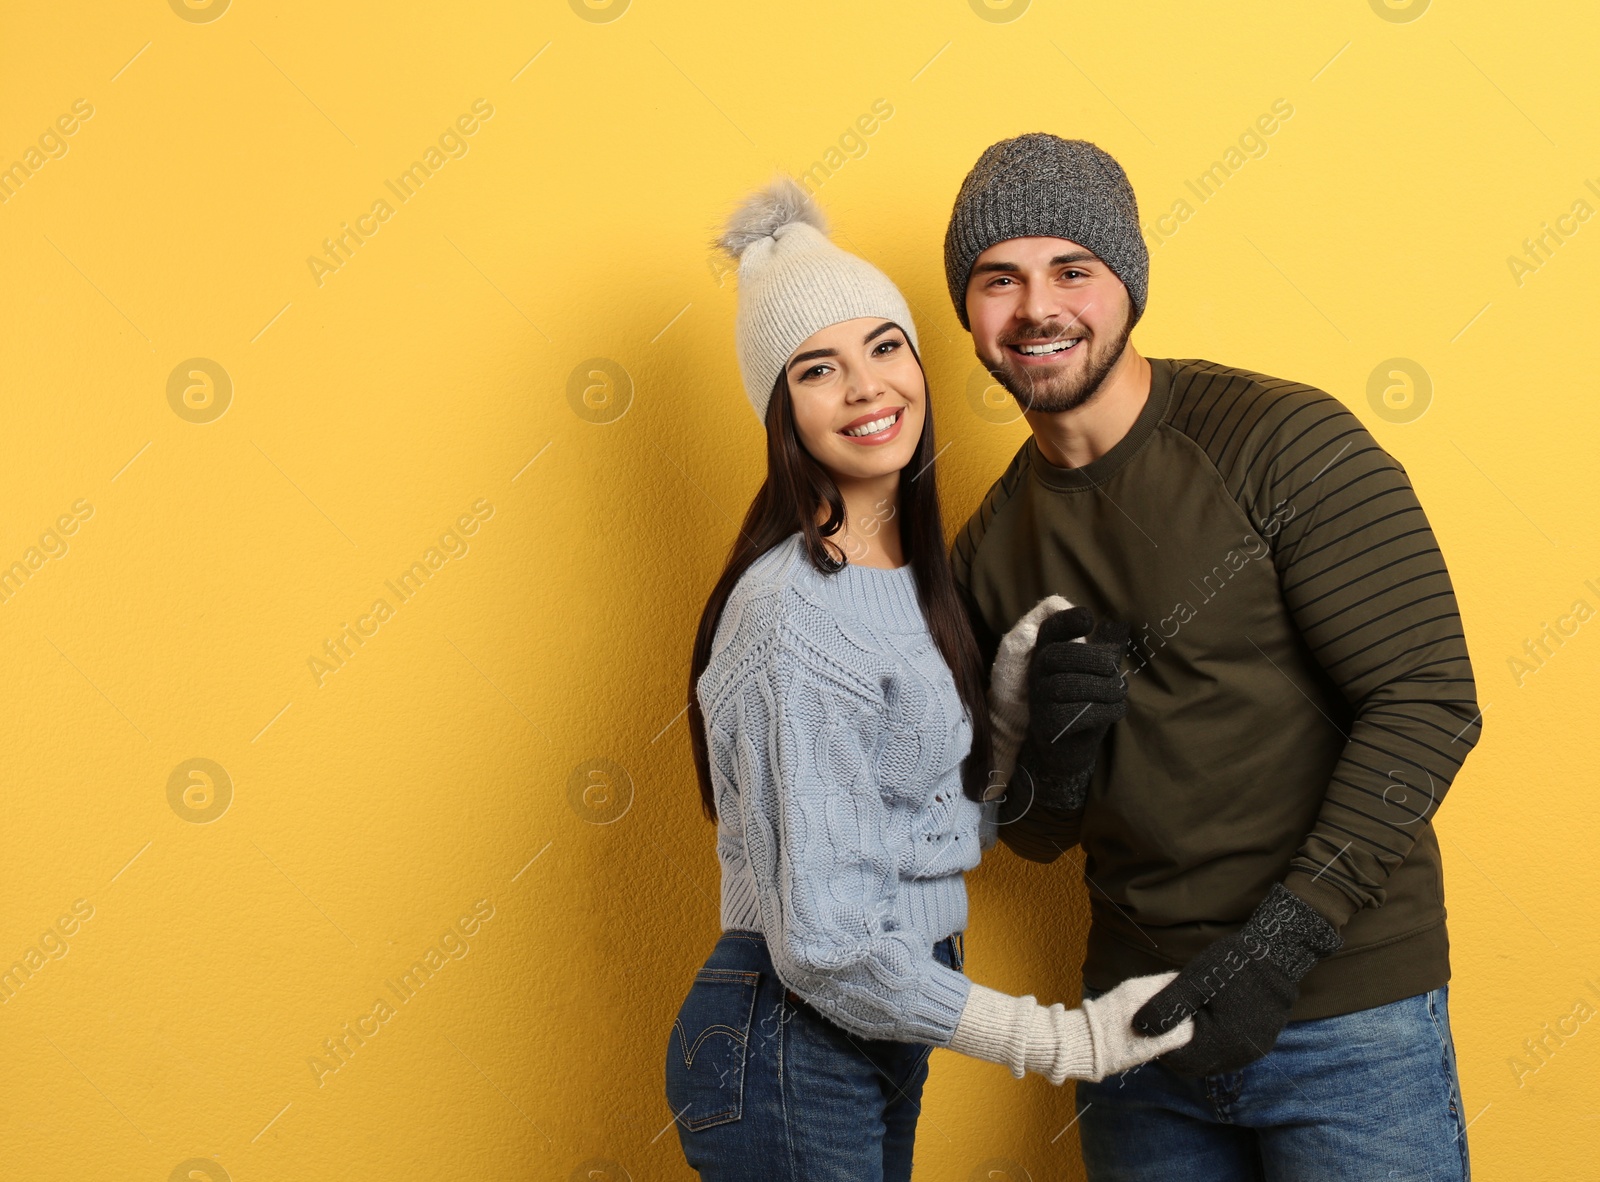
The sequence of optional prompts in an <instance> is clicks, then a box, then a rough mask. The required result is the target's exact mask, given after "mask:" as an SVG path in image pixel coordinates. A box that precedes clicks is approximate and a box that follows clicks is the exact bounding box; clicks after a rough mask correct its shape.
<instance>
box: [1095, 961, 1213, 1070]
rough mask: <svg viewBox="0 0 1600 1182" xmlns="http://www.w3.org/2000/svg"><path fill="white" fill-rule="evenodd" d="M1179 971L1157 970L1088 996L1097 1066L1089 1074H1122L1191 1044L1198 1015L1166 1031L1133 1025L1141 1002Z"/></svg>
mask: <svg viewBox="0 0 1600 1182" xmlns="http://www.w3.org/2000/svg"><path fill="white" fill-rule="evenodd" d="M1177 975H1178V974H1177V973H1154V974H1152V975H1150V976H1148V977H1129V978H1128V979H1127V980H1126V981H1124V982H1123V983H1122V984H1120V985H1118V986H1117V987H1116V988H1115V989H1111V990H1108V991H1107V992H1105V993H1102V994H1101V995H1100V996H1099V997H1090V998H1086V999H1085V1000H1084V1003H1083V1009H1084V1012H1085V1013H1086V1014H1087V1015H1088V1018H1089V1030H1090V1032H1091V1034H1092V1037H1093V1041H1094V1049H1095V1070H1096V1071H1097V1072H1098V1073H1099V1074H1097V1075H1094V1076H1087V1077H1085V1078H1089V1079H1095V1080H1100V1079H1104V1078H1105V1077H1106V1076H1108V1075H1120V1074H1121V1073H1122V1072H1124V1071H1127V1070H1128V1069H1129V1068H1133V1067H1137V1066H1139V1064H1141V1063H1147V1062H1149V1061H1150V1060H1151V1059H1154V1058H1155V1057H1156V1056H1157V1055H1165V1054H1166V1053H1167V1052H1168V1051H1175V1050H1177V1049H1178V1048H1179V1047H1181V1046H1187V1045H1188V1043H1189V1040H1190V1039H1192V1038H1193V1037H1194V1019H1193V1018H1185V1019H1184V1020H1183V1021H1182V1022H1180V1023H1178V1025H1176V1026H1174V1027H1173V1028H1172V1029H1171V1030H1169V1031H1167V1032H1166V1033H1165V1034H1158V1035H1153V1036H1152V1035H1145V1034H1140V1033H1139V1032H1138V1031H1137V1030H1135V1029H1134V1028H1133V1015H1134V1014H1135V1013H1136V1012H1138V1009H1139V1007H1140V1006H1142V1005H1144V1003H1145V1002H1147V1001H1149V1000H1150V999H1151V998H1152V997H1154V996H1155V995H1156V994H1158V993H1160V992H1161V991H1162V990H1163V989H1165V988H1166V987H1167V984H1168V982H1170V981H1172V980H1173V979H1174V978H1175V977H1177Z"/></svg>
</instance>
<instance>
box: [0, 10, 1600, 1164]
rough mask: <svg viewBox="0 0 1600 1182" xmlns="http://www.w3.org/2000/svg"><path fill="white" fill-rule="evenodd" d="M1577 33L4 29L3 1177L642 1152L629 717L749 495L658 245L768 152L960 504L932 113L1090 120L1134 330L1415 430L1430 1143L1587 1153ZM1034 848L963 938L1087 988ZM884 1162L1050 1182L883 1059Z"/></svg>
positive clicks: (1022, 24) (1142, 28)
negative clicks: (1440, 957) (1140, 286)
mask: <svg viewBox="0 0 1600 1182" xmlns="http://www.w3.org/2000/svg"><path fill="white" fill-rule="evenodd" d="M1597 33H1600V21H1597V19H1596V17H1595V15H1594V13H1593V11H1592V10H1591V9H1590V8H1589V7H1588V6H1584V5H1580V4H1577V3H1573V2H1571V0H1568V2H1565V3H1560V4H1557V5H1554V6H1549V7H1546V8H1543V9H1541V10H1540V13H1539V15H1538V16H1537V17H1535V16H1534V15H1532V14H1523V13H1520V12H1517V13H1512V12H1510V11H1509V10H1506V9H1504V7H1503V6H1500V5H1493V4H1489V3H1484V2H1482V0H1474V2H1462V3H1446V2H1445V0H1437V2H1435V3H1433V4H1432V5H1431V6H1430V5H1429V4H1428V2H1427V0H1418V2H1414V3H1409V4H1407V3H1401V2H1394V3H1385V2H1384V0H1372V3H1367V2H1366V0H1344V2H1342V3H1338V4H1322V5H1315V6H1302V5H1290V4H1282V3H1274V4H1266V3H1245V4H1231V5H1226V6H1220V7H1219V6H1211V5H1205V6H1201V5H1190V4H1184V3H1174V2H1162V3H1149V4H1141V5H1137V6H1083V5H1075V4H1073V5H1069V4H1066V3H1062V2H1060V0H1032V3H1029V0H1011V2H1009V3H1006V2H1004V0H993V2H986V0H971V3H968V0H934V2H927V3H920V2H919V3H912V2H909V0H902V2H899V3H890V4H871V5H863V4H843V3H834V2H831V0H824V2H822V3H807V4H778V5H773V4H748V3H747V4H733V3H719V2H712V0H703V2H697V3H693V4H686V3H658V2H655V0H631V2H630V0H609V3H607V2H604V0H571V3H568V2H566V0H559V2H558V0H541V2H538V3H508V2H503V0H495V2H491V3H479V4H462V5H456V4H450V5H446V4H433V5H426V4H393V3H391V4H378V3H370V2H369V3H357V4H342V5H329V4H312V3H308V2H305V0H285V2H282V3H271V4H269V3H263V2H260V0H232V2H231V3H230V2H229V0H209V2H207V0H170V2H168V0H139V2H137V3H135V2H123V3H118V4H115V5H112V4H103V5H26V6H24V5H19V4H13V5H10V6H8V8H7V10H6V11H5V13H4V15H3V16H0V168H3V169H5V171H4V173H3V174H0V259H3V262H4V269H3V274H4V282H3V283H0V413H3V416H4V417H3V420H0V423H3V429H0V446H3V448H4V459H3V462H0V567H3V568H4V569H3V570H0V654H3V655H0V662H3V673H0V718H3V719H4V727H3V733H4V743H3V747H0V759H3V780H0V783H3V790H4V796H5V801H6V808H5V822H4V824H3V825H0V970H3V971H4V973H5V976H4V978H3V980H0V1048H3V1051H4V1056H5V1064H6V1070H5V1076H6V1081H7V1084H6V1087H5V1089H4V1091H3V1094H0V1163H3V1166H4V1170H3V1172H4V1173H5V1175H6V1176H7V1177H15V1178H19V1179H20V1178H28V1179H41V1180H42V1179H68V1178H73V1179H77V1178H112V1177H115V1178H118V1179H140V1178H148V1179H152V1180H161V1179H167V1178H191V1179H205V1180H209V1182H220V1180H221V1179H225V1178H231V1179H235V1180H238V1182H255V1180H268V1179H286V1180H287V1179H304V1178H330V1179H358V1180H366V1179H373V1180H379V1179H381V1180H384V1182H396V1180H400V1179H424V1178H428V1179H432V1178H482V1177H487V1178H529V1179H533V1178H538V1179H547V1178H548V1179H568V1178H573V1179H595V1180H597V1182H598V1180H608V1182H614V1180H620V1179H625V1178H632V1179H640V1180H644V1179H682V1178H686V1177H688V1176H689V1171H688V1170H687V1169H686V1167H685V1166H684V1164H683V1161H682V1157H681V1154H680V1151H679V1148H678V1145H677V1143H676V1136H675V1133H674V1132H673V1130H672V1128H671V1126H670V1122H671V1113H670V1112H668V1111H667V1109H666V1104H665V1100H664V1097H663V1094H662V1061H663V1055H664V1050H665V1045H666V1034H667V1030H668V1028H669V1026H670V1023H671V1021H672V1018H673V1014H674V1012H675V1010H676V1008H677V1006H678V1004H679V1001H680V1000H681V998H682V996H683V993H684V992H685V990H686V989H687V988H688V983H689V980H690V978H691V976H692V974H693V971H694V969H695V968H696V967H697V966H698V964H699V962H700V961H701V960H702V958H703V957H704V955H705V953H706V952H707V950H708V948H709V946H710V944H711V942H712V940H713V939H714V937H715V934H716V930H717V885H718V884H717V870H716V862H715V858H714V854H713V849H712V834H711V832H710V830H709V828H708V827H707V826H706V825H705V824H704V823H703V822H702V821H701V820H700V819H699V817H698V813H697V805H696V801H695V794H694V786H693V776H692V769H691V762H690V756H689V746H688V741H687V734H686V729H685V720H684V717H683V714H682V710H683V702H684V692H685V683H686V676H687V670H688V662H689V652H690V645H691V642H692V638H693V628H694V625H695V622H696V620H697V617H698V613H699V610H700V607H701V605H702V604H703V602H704V597H705V595H706V594H707V592H708V591H709V589H710V586H711V583H712V581H713V580H714V578H715V576H716V574H717V572H718V570H719V569H720V564H721V561H722V559H723V557H724V555H725V553H726V550H727V546H728V543H729V540H730V538H731V536H732V533H733V530H734V526H735V521H736V519H737V518H738V516H739V515H740V514H742V512H743V510H744V507H745V506H746V504H747V503H748V500H749V498H750V496H751V494H752V492H753V491H754V489H755V488H756V486H757V484H758V482H759V480H760V476H761V471H762V464H763V440H762V436H761V431H760V428H759V426H758V425H757V423H756V422H755V420H754V418H753V416H752V415H751V414H750V411H749V408H748V405H747V404H746V402H745V401H744V397H743V395H742V392H741V390H740V387H739V383H738V371H737V367H736V364H735V360H734V355H733V348H732V318H733V311H734V287H733V281H732V279H731V277H730V276H729V275H728V273H727V271H726V268H725V267H722V266H720V265H719V264H718V263H717V262H716V261H715V260H714V259H712V258H711V257H710V255H709V252H708V250H707V246H706V243H707V240H708V239H709V238H710V236H711V234H712V233H713V232H714V231H715V229H716V227H717V225H718V223H719V221H720V218H721V217H722V216H723V214H724V212H725V211H726V210H727V209H728V208H729V207H730V206H731V204H732V203H733V202H734V200H735V199H736V198H738V197H739V196H741V195H742V194H743V193H744V192H745V191H747V190H748V189H749V188H751V187H753V186H755V185H757V184H759V183H761V182H762V181H764V180H765V179H766V178H767V177H768V176H769V175H770V174H771V172H772V171H773V170H774V169H785V170H788V171H790V172H793V173H794V174H796V175H797V176H803V177H804V178H805V180H806V183H807V184H808V185H810V186H811V187H812V188H813V189H814V190H815V191H816V192H817V194H818V197H819V200H820V201H821V203H822V204H823V206H824V208H825V209H826V210H827V211H828V213H829V215H830V217H831V218H832V220H833V223H834V226H835V229H836V236H837V239H838V241H840V243H841V244H842V245H845V246H846V247H847V248H849V249H852V250H855V251H857V252H858V253H860V254H862V255H864V256H866V257H868V258H870V259H871V260H872V261H874V262H875V263H877V264H879V265H880V266H882V267H883V268H884V269H885V270H886V271H887V272H888V273H889V274H890V275H891V276H892V277H893V278H894V279H895V280H896V281H897V282H898V283H899V284H900V285H901V287H902V289H903V290H904V291H905V293H906V295H907V298H908V299H909V300H910V302H911V304H912V306H913V308H914V310H915V312H916V315H917V317H918V323H919V325H920V328H921V335H922V339H923V342H924V346H925V349H924V351H925V355H926V362H927V366H928V370H929V375H930V379H931V390H932V398H933V405H934V406H935V408H936V412H937V425H938V430H939V432H940V435H941V437H942V438H941V442H942V443H944V444H947V445H948V447H947V450H946V451H945V452H944V453H943V454H942V457H941V460H940V463H939V466H938V472H939V474H940V475H941V476H942V478H943V479H942V481H941V485H942V491H943V494H944V496H945V499H946V504H947V524H948V525H949V527H950V528H951V529H952V530H953V529H954V528H955V527H956V526H958V525H959V524H960V523H961V521H963V520H964V519H965V516H966V514H967V513H968V512H969V511H970V509H971V507H972V506H973V505H974V504H975V503H976V501H977V500H978V498H979V497H980V496H981V495H982V493H983V491H984V490H985V489H986V488H987V486H988V484H989V482H990V481H991V480H993V479H994V478H995V476H996V475H998V473H999V472H1000V471H1001V470H1002V468H1003V467H1004V465H1005V463H1006V461H1007V460H1008V459H1009V457H1010V456H1011V455H1012V453H1013V452H1014V451H1015V449H1016V447H1017V446H1018V445H1019V443H1020V442H1021V441H1022V439H1023V438H1024V437H1025V431H1026V427H1025V424H1023V423H1021V422H1020V421H1017V420H1016V417H1015V412H1014V410H1013V409H1012V407H1011V405H1010V403H1009V401H1008V400H1007V399H1006V398H1005V396H1004V395H1003V394H1002V393H1001V392H1000V391H999V390H998V388H996V387H992V386H990V385H989V383H988V380H987V378H986V376H985V375H984V374H983V373H982V372H981V370H979V368H978V367H977V365H976V362H975V360H974V358H973V356H972V352H971V349H970V345H969V342H968V339H967V338H966V336H965V334H964V333H962V331H961V330H960V328H959V325H958V323H957V321H956V318H955V316H954V313H953V311H952V309H951V308H950V306H949V303H948V300H947V297H946V294H945V290H944V281H943V273H942V260H941V256H940V242H941V237H942V234H943V231H944V219H945V217H946V215H947V213H948V211H949V207H950V202H951V200H952V199H953V197H954V194H955V191H956V187H957V185H958V184H959V182H960V179H961V177H962V176H963V175H964V173H965V171H966V170H967V168H968V167H969V166H970V165H971V163H972V162H973V160H975V159H976V157H977V155H978V153H979V152H980V151H981V150H982V149H983V147H984V146H986V145H987V144H989V143H990V142H992V141H994V140H996V139H999V138H1001V137H1003V136H1007V135H1012V134H1016V133H1018V132H1022V131H1031V130H1038V129H1044V130H1050V131H1054V132H1058V133H1061V134H1066V135H1071V136H1079V137H1083V138H1088V139H1091V140H1094V141H1096V142H1097V143H1099V144H1101V145H1103V146H1105V147H1107V148H1108V149H1109V150H1111V151H1112V152H1113V153H1114V154H1116V155H1117V156H1118V158H1119V159H1120V160H1121V161H1122V162H1123V164H1124V165H1125V167H1126V168H1127V170H1128V172H1129V174H1130V176H1131V178H1132V179H1133V182H1134V185H1135V187H1136V189H1137V192H1138V194H1139V198H1140V202H1141V213H1142V221H1143V223H1144V231H1145V234H1146V238H1147V241H1148V242H1149V245H1150V253H1151V287H1150V304H1149V310H1148V312H1147V313H1146V315H1145V318H1144V320H1143V321H1142V322H1141V324H1140V327H1139V329H1138V331H1137V333H1136V337H1135V340H1136V343H1137V345H1138V346H1139V347H1140V349H1141V350H1142V351H1143V352H1144V353H1146V354H1148V355H1155V356H1175V357H1191V356H1198V357H1207V358H1212V359H1215V360H1218V361H1222V362H1226V363H1229V364H1234V365H1241V366H1245V367H1248V368H1253V369H1257V370H1261V371H1263V372H1266V373H1269V374H1274V375H1277V376H1281V377H1288V378H1295V379H1298V380H1302V381H1306V382H1310V383H1312V384H1314V385H1317V386H1320V387H1321V388H1323V389H1325V390H1328V391H1329V392H1331V393H1332V394H1334V395H1335V396H1336V397H1338V398H1340V399H1341V400H1342V401H1343V402H1344V403H1345V404H1346V405H1348V406H1349V407H1350V408H1351V409H1352V410H1354V411H1355V412H1356V413H1357V414H1358V415H1359V416H1360V417H1361V418H1362V420H1363V421H1364V422H1365V423H1367V424H1368V426H1369V427H1370V428H1371V429H1372V430H1373V432H1374V433H1375V434H1376V435H1377V437H1378V439H1379V441H1380V442H1381V443H1383V444H1384V446H1385V447H1387V448H1388V449H1389V450H1390V451H1392V452H1393V453H1394V454H1395V455H1396V456H1397V457H1398V458H1399V459H1400V460H1401V462H1402V463H1403V464H1404V465H1405V466H1406V468H1407V469H1408V471H1409V472H1410V474H1411V477H1412V479H1413V481H1414V483H1415V485H1416V487H1417V489H1418V491H1419V493H1420V495H1421V497H1422V499H1423V503H1424V505H1425V506H1426V508H1427V510H1428V512H1429V514H1430V517H1431V519H1432V522H1433V525H1434V527H1435V529H1436V531H1437V533H1438V536H1439V538H1440V542H1441V546H1442V547H1443V548H1444V551H1445V554H1446V557H1447V559H1448V562H1449V564H1450V569H1451V571H1452V574H1453V576H1454V579H1455V581H1456V590H1457V595H1458V598H1459V600H1460V603H1461V607H1462V611H1463V614H1464V617H1465V619H1466V624H1467V636H1468V643H1469V646H1470V648H1471V652H1472V655H1473V658H1474V661H1475V664H1476V668H1477V671H1478V686H1479V697H1480V701H1481V702H1482V703H1483V704H1484V707H1485V711H1486V713H1485V732H1484V738H1483V741H1482V743H1481V745H1480V746H1479V748H1478V749H1477V750H1476V751H1475V752H1474V753H1473V755H1472V756H1471V758H1470V759H1469V761H1468V763H1467V766H1466V769H1465V771H1464V774H1463V775H1462V776H1461V778H1460V779H1459V780H1458V781H1457V783H1456V785H1455V787H1454V789H1453V791H1452V793H1451V796H1450V798H1449V799H1448V800H1447V801H1446V803H1445V805H1444V808H1443V811H1442V813H1441V814H1440V817H1439V821H1438V827H1439V831H1440V834H1441V837H1442V846H1443V849H1444V854H1445V858H1446V874H1447V881H1448V896H1449V904H1450V922H1451V933H1452V937H1453V956H1454V965H1455V974H1456V975H1455V980H1454V983H1453V987H1452V995H1451V1003H1452V1008H1453V1011H1454V1015H1455V1023H1456V1035H1457V1040H1458V1049H1459V1053H1460V1064H1461V1075H1462V1083H1463V1087H1464V1091H1465V1099H1466V1107H1467V1117H1468V1119H1469V1120H1471V1121H1472V1122H1473V1123H1472V1125H1471V1132H1470V1139H1471V1144H1472V1150H1473V1155H1474V1158H1475V1162H1476V1164H1477V1165H1478V1168H1479V1172H1480V1176H1482V1177H1484V1178H1494V1179H1524V1178H1525V1179H1534V1178H1582V1177H1597V1176H1600V1173H1597V1172H1596V1171H1597V1170H1600V1167H1597V1166H1596V1165H1595V1163H1594V1161H1593V1159H1592V1150H1593V1147H1594V1145H1595V1144H1596V1143H1597V1139H1600V1109H1597V1108H1596V1097H1597V1096H1600V1090H1597V1089H1596V1087H1595V1081H1596V1079H1597V1078H1600V1023H1592V1022H1590V1021H1589V1017H1590V1016H1592V1015H1593V1014H1594V1013H1595V1012H1597V1010H1600V937H1597V936H1596V934H1595V924H1594V918H1593V908H1594V903H1595V898H1596V894H1597V891H1600V871H1597V870H1596V866H1595V861H1594V858H1593V850H1594V849H1595V848H1596V844H1597V841H1600V823H1597V820H1596V814H1595V808H1594V796H1593V782H1594V772H1593V763H1592V752H1593V734H1594V707H1595V704H1596V697H1595V689H1596V682H1597V672H1596V671H1597V663H1600V622H1594V613H1595V612H1596V611H1597V610H1600V547H1597V544H1596V543H1597V530H1596V526H1595V519H1594V514H1593V491H1594V490H1593V471H1594V467H1593V456H1592V448H1593V440H1594V439H1595V438H1596V428H1597V425H1600V409H1597V405H1596V401H1595V399H1594V397H1593V394H1594V376H1593V352H1592V348H1591V347H1590V346H1591V344H1592V332H1593V321H1594V312H1595V308H1596V271H1597V261H1600V254H1597V253H1596V252H1597V249H1600V221H1597V220H1595V219H1594V217H1593V214H1594V212H1595V211H1596V210H1600V133H1597V129H1596V125H1595V122H1594V119H1593V116H1592V111H1593V52H1592V48H1593V45H1594V44H1595V38H1596V34H1597ZM1077 871H1078V862H1077V860H1076V856H1074V858H1072V859H1063V861H1061V862H1060V863H1058V864H1056V865H1053V866H1035V865H1031V864H1024V863H1022V862H1020V861H1019V860H1018V859H1016V858H1015V857H1013V856H1012V855H1011V854H1010V853H1009V852H1008V851H1006V850H1004V849H999V850H996V851H995V852H994V853H993V854H992V855H991V857H990V858H989V860H988V861H987V862H986V864H985V865H984V866H983V867H982V868H980V869H979V870H978V871H976V872H975V873H974V874H973V875H972V876H971V878H970V885H971V889H972V896H973V914H972V928H971V931H970V936H969V944H968V949H969V955H970V960H969V964H968V970H969V972H970V973H971V974H972V975H973V977H974V978H975V979H978V980H982V981H984V982H986V983H988V984H991V985H993V986H995V987H998V988H1005V989H1009V990H1011V991H1014V992H1019V993H1020V992H1033V993H1035V994H1037V995H1038V996H1040V997H1041V998H1043V999H1045V1000H1057V999H1060V1000H1068V1001H1071V1000H1072V999H1073V998H1075V997H1076V995H1077V989H1078V982H1077V968H1078V963H1079V959H1080V956H1081V952H1082V946H1083V939H1084V927H1085V919H1086V904H1085V896H1084V888H1083V886H1082V884H1081V881H1080V880H1079V874H1078V873H1077ZM932 1063H933V1068H932V1076H931V1080H930V1083H929V1085H928V1091H927V1100H926V1107H925V1111H924V1115H923V1121H922V1126H921V1133H920V1138H919V1151H918V1161H919V1166H918V1176H919V1177H921V1178H927V1179H932V1180H950V1182H957V1180H965V1179H969V1178H992V1179H1010V1180H1014V1182H1015V1180H1020V1179H1024V1178H1031V1179H1037V1180H1044V1179H1057V1178H1067V1179H1071V1178H1076V1177H1079V1176H1080V1174H1079V1168H1078V1166H1077V1164H1076V1163H1077V1152H1078V1149H1077V1140H1076V1131H1075V1130H1074V1129H1072V1128H1071V1123H1072V1121H1073V1108H1072V1097H1071V1093H1070V1090H1068V1089H1053V1088H1051V1087H1050V1086H1049V1085H1048V1084H1046V1083H1042V1082H1041V1081H1039V1080H1038V1079H1028V1080H1025V1081H1020V1082H1019V1081H1015V1080H1013V1079H1011V1077H1010V1076H1009V1074H1007V1073H1006V1072H1005V1071H1004V1070H1002V1069H1000V1068H998V1067H992V1066H989V1065H986V1064H981V1063H976V1062H972V1061H965V1060H961V1059H959V1058H958V1057H957V1056H955V1055H952V1054H950V1053H948V1052H944V1051H940V1052H936V1053H935V1055H934V1058H933V1060H932Z"/></svg>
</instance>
